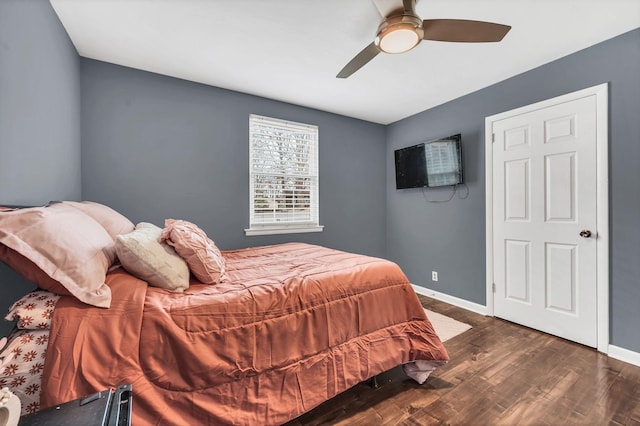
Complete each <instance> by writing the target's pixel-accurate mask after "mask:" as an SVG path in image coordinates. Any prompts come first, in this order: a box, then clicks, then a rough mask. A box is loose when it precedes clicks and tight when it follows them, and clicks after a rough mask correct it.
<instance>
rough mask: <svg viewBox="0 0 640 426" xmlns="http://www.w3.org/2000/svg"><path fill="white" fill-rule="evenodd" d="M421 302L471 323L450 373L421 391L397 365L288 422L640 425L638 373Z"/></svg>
mask: <svg viewBox="0 0 640 426" xmlns="http://www.w3.org/2000/svg"><path fill="white" fill-rule="evenodd" d="M419 297H420V300H421V302H422V304H423V305H424V306H425V307H427V308H429V309H431V310H433V311H435V312H439V313H441V314H444V315H447V316H450V317H452V318H455V319H457V320H459V321H463V322H466V323H468V324H471V325H472V326H473V328H472V329H471V330H469V331H467V332H465V333H463V334H461V335H459V336H456V337H454V338H453V339H451V340H449V341H447V342H446V343H445V346H446V348H447V350H448V351H449V356H450V358H451V360H450V361H449V363H448V364H447V365H446V366H444V367H441V368H439V369H437V370H436V371H435V372H434V373H432V375H431V377H429V379H428V380H427V381H426V382H425V383H424V384H423V385H418V384H417V383H415V382H414V381H413V380H411V379H409V378H407V377H406V376H405V374H404V373H403V371H402V369H401V368H399V367H398V368H394V369H392V370H390V371H387V372H385V373H383V374H381V375H380V376H379V377H378V381H379V383H380V384H381V386H380V388H378V389H373V388H371V387H369V386H368V385H366V384H364V383H362V384H359V385H357V386H355V387H353V388H351V389H350V390H348V391H346V392H344V393H342V394H340V395H338V396H336V397H335V398H333V399H332V400H330V401H327V402H326V403H324V404H322V405H320V406H319V407H316V408H315V409H314V410H312V411H310V412H308V413H305V414H304V415H302V416H300V417H298V418H297V419H295V420H293V421H291V422H289V423H288V425H290V426H299V425H327V424H330V425H640V367H636V366H633V365H631V364H627V363H624V362H622V361H618V360H615V359H613V358H609V357H607V356H606V355H603V354H601V353H598V352H597V351H596V350H595V349H591V348H587V347H585V346H582V345H579V344H577V343H573V342H569V341H566V340H563V339H560V338H558V337H554V336H550V335H548V334H544V333H541V332H538V331H535V330H532V329H529V328H526V327H522V326H519V325H516V324H512V323H509V322H507V321H503V320H500V319H495V318H490V317H484V316H482V315H478V314H475V313H473V312H469V311H467V310H464V309H460V308H458V307H455V306H452V305H449V304H447V303H443V302H440V301H437V300H433V299H430V298H427V297H423V296H419Z"/></svg>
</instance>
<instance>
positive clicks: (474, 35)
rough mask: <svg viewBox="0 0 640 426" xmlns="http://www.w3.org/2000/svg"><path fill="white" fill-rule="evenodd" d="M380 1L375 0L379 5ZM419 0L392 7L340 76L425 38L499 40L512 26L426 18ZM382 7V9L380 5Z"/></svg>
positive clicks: (462, 40)
mask: <svg viewBox="0 0 640 426" xmlns="http://www.w3.org/2000/svg"><path fill="white" fill-rule="evenodd" d="M379 2H380V0H374V3H376V6H378V3H379ZM415 5H416V0H402V8H397V9H395V10H392V11H391V13H389V14H388V15H386V17H385V19H384V20H383V21H382V23H380V26H378V33H377V35H376V38H375V40H374V41H373V42H372V43H371V44H369V45H368V46H367V47H365V48H364V49H362V51H361V52H360V53H358V54H357V55H356V56H355V57H354V58H353V59H352V60H351V61H349V63H348V64H347V65H345V67H344V68H342V70H340V72H339V73H338V75H337V76H336V78H347V77H349V76H350V75H351V74H353V73H354V72H356V71H358V70H359V69H360V68H362V67H363V66H364V65H365V64H366V63H367V62H369V61H370V60H372V59H373V58H375V57H376V56H377V55H378V53H380V52H385V53H403V52H407V51H409V50H411V49H413V48H414V47H416V46H417V45H418V44H419V43H420V42H421V41H422V40H434V41H451V42H459V43H487V42H497V41H500V40H502V39H503V38H504V36H505V35H506V34H507V33H508V32H509V30H510V29H511V27H510V26H509V25H502V24H495V23H493V22H485V21H471V20H466V19H425V20H422V18H420V17H419V16H418V15H417V14H416V12H415ZM379 10H382V9H381V8H380V7H379Z"/></svg>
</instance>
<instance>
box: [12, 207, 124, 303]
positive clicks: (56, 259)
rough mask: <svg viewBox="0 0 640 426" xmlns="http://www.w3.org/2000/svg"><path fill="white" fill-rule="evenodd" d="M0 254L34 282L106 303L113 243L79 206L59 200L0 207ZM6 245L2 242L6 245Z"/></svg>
mask: <svg viewBox="0 0 640 426" xmlns="http://www.w3.org/2000/svg"><path fill="white" fill-rule="evenodd" d="M0 244H1V245H2V246H0V260H1V261H3V262H5V263H6V264H7V265H9V267H11V268H13V269H14V270H16V272H18V273H19V274H20V275H22V276H23V277H25V278H27V279H29V280H31V281H32V282H33V283H34V284H36V285H37V286H38V287H40V288H42V289H45V290H50V291H51V292H54V293H58V294H71V295H73V296H75V297H76V298H78V299H79V300H80V301H82V302H84V303H87V304H89V305H93V306H98V307H105V308H108V307H109V305H110V304H111V290H110V289H109V287H107V285H106V284H105V282H104V281H105V276H106V273H107V270H108V269H109V266H111V264H112V263H113V262H114V260H115V243H114V242H113V239H112V238H111V236H110V235H109V234H108V233H107V231H105V230H104V228H103V227H102V226H101V225H100V224H99V223H98V222H96V221H95V220H93V219H92V218H91V217H89V216H87V215H86V214H84V213H82V212H81V211H80V210H78V209H76V208H74V207H71V206H68V205H65V204H62V203H58V204H53V205H51V206H49V207H33V208H28V209H21V210H15V211H10V212H2V213H0ZM5 246H6V247H5Z"/></svg>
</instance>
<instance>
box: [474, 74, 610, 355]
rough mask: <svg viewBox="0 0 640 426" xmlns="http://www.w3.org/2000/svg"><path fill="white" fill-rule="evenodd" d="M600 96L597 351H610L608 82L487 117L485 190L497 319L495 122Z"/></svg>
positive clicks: (488, 267) (490, 296)
mask: <svg viewBox="0 0 640 426" xmlns="http://www.w3.org/2000/svg"><path fill="white" fill-rule="evenodd" d="M594 95H595V97H596V179H597V186H596V202H597V212H596V215H597V218H596V226H597V235H596V256H597V258H598V261H597V266H596V268H597V277H596V280H597V283H596V293H597V303H598V306H597V318H598V325H597V328H598V329H597V335H598V337H597V342H598V343H597V345H598V347H597V349H598V351H600V352H604V353H608V348H609V155H608V153H609V131H608V128H609V123H608V122H609V120H608V118H609V112H608V111H609V108H608V104H609V94H608V83H603V84H600V85H597V86H593V87H589V88H586V89H583V90H578V91H577V92H573V93H569V94H566V95H562V96H558V97H555V98H551V99H547V100H544V101H541V102H537V103H534V104H531V105H527V106H524V107H521V108H516V109H513V110H511V111H505V112H502V113H500V114H496V115H492V116H489V117H486V118H485V191H486V201H485V205H486V240H487V246H486V252H487V255H486V285H487V315H489V316H494V302H493V296H494V292H493V283H494V278H493V277H494V275H493V213H494V212H493V142H492V139H493V132H492V128H493V122H495V121H499V120H503V119H505V118H509V117H512V116H516V115H519V114H526V113H528V112H531V111H535V110H538V109H543V108H546V107H549V106H552V105H556V104H559V103H563V102H568V101H573V100H576V99H580V98H584V97H588V96H594Z"/></svg>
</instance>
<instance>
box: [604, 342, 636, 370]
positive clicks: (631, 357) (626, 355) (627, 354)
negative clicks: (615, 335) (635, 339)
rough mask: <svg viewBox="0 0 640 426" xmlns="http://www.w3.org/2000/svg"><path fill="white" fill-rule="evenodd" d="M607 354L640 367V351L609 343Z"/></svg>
mask: <svg viewBox="0 0 640 426" xmlns="http://www.w3.org/2000/svg"><path fill="white" fill-rule="evenodd" d="M607 355H609V356H610V357H611V358H615V359H618V360H620V361H624V362H628V363H629V364H633V365H636V366H638V367H640V353H638V352H634V351H630V350H629V349H625V348H621V347H619V346H614V345H609V348H608V349H607Z"/></svg>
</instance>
